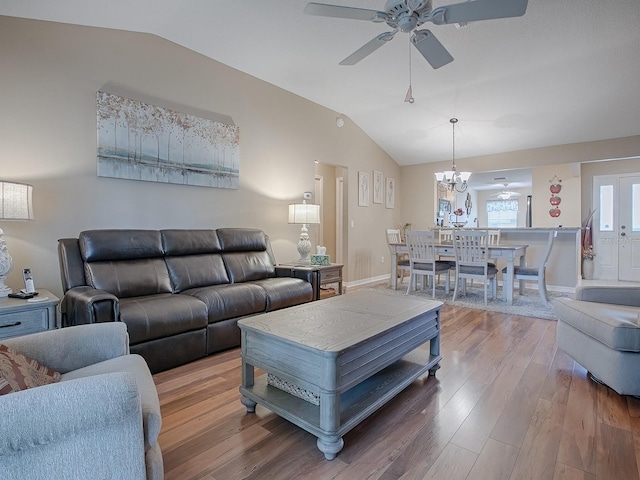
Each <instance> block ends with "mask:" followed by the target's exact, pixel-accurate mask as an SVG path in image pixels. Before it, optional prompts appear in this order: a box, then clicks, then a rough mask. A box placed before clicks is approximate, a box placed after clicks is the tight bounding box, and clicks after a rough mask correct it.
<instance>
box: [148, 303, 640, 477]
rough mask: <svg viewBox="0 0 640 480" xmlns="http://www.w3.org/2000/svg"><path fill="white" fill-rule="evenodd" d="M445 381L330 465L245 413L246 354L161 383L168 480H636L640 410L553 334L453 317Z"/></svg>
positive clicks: (534, 324) (485, 318)
mask: <svg viewBox="0 0 640 480" xmlns="http://www.w3.org/2000/svg"><path fill="white" fill-rule="evenodd" d="M442 319H443V322H442V344H441V351H442V357H443V360H442V368H441V369H440V370H439V371H438V373H437V376H436V377H435V378H433V377H431V378H428V377H424V378H421V379H419V380H418V381H416V382H414V383H413V384H412V385H410V386H409V387H408V388H407V389H406V390H405V391H404V392H402V393H401V394H400V395H398V396H397V397H396V398H395V399H394V400H392V401H391V402H390V403H388V404H387V405H385V406H384V407H383V408H382V409H380V410H379V411H378V412H376V413H375V414H373V415H372V416H371V417H369V418H368V419H367V420H365V421H364V422H362V423H361V424H360V425H359V426H358V427H356V428H355V429H353V430H352V431H350V432H349V433H348V434H347V435H345V437H344V442H345V446H344V449H343V450H342V451H341V452H340V453H339V454H338V456H337V458H336V459H335V460H333V461H327V460H325V459H324V456H323V455H322V453H321V452H320V451H319V450H318V449H317V448H316V439H315V437H314V436H312V435H311V434H309V433H307V432H305V431H303V430H302V429H300V428H298V427H296V426H294V425H292V424H290V423H288V422H287V421H285V420H282V419H281V418H279V417H277V416H276V415H274V414H272V413H271V412H269V411H268V410H266V409H265V408H263V407H261V406H260V405H258V407H257V409H256V413H255V414H247V413H246V410H245V407H244V406H243V405H241V404H240V396H239V393H238V386H239V385H240V354H239V350H238V349H235V350H232V351H228V352H224V353H222V354H217V355H214V356H211V357H208V358H206V359H203V360H201V361H198V362H194V363H191V364H188V365H185V366H182V367H179V368H177V369H174V370H171V371H167V372H163V373H160V374H157V375H155V376H154V378H155V381H156V385H157V387H158V392H159V395H160V402H161V406H162V416H163V427H162V432H161V434H160V445H161V448H162V451H163V456H164V464H165V472H166V473H165V478H166V479H167V480H173V479H180V480H188V479H207V480H212V479H215V480H232V479H241V478H251V479H260V480H268V479H278V480H279V479H323V480H324V479H341V480H360V479H384V480H390V479H403V480H405V479H406V480H408V479H416V480H417V479H437V480H456V479H481V480H501V479H505V480H507V479H514V480H515V479H555V480H560V479H567V480H569V479H570V480H574V479H575V480H577V479H591V480H634V479H639V474H638V465H640V461H639V460H640V401H639V400H637V399H635V398H632V397H621V396H619V395H617V394H616V393H614V392H613V391H612V390H609V389H608V388H607V387H604V386H602V385H598V384H596V383H594V382H593V381H590V380H588V379H587V377H586V371H585V370H584V369H583V368H582V367H581V366H579V365H577V364H575V363H574V362H573V361H572V360H571V359H570V358H569V357H568V356H567V355H566V354H564V353H563V352H561V351H557V350H556V346H555V327H556V323H555V322H553V321H549V320H541V319H534V318H528V317H519V316H513V315H505V314H498V313H493V312H483V311H479V310H471V309H465V308H459V307H451V306H448V305H445V306H443V308H442Z"/></svg>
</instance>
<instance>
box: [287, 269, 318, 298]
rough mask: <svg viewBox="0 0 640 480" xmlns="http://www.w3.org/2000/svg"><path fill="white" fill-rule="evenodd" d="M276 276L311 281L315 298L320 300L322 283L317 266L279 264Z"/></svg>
mask: <svg viewBox="0 0 640 480" xmlns="http://www.w3.org/2000/svg"><path fill="white" fill-rule="evenodd" d="M276 277H293V278H299V279H300V280H304V281H305V282H308V283H310V284H311V289H312V291H313V300H314V301H315V300H320V284H319V278H318V277H319V275H318V269H317V268H313V267H296V266H295V265H278V266H276Z"/></svg>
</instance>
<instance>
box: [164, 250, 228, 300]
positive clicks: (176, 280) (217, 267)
mask: <svg viewBox="0 0 640 480" xmlns="http://www.w3.org/2000/svg"><path fill="white" fill-rule="evenodd" d="M165 261H166V262H167V268H168V269H169V278H170V280H171V286H172V287H173V291H174V292H182V291H183V290H187V289H189V288H197V287H206V286H209V285H220V284H222V283H229V276H228V275H227V270H226V269H225V266H224V262H223V261H222V257H221V256H220V255H219V254H213V255H185V256H180V257H167V258H166V259H165Z"/></svg>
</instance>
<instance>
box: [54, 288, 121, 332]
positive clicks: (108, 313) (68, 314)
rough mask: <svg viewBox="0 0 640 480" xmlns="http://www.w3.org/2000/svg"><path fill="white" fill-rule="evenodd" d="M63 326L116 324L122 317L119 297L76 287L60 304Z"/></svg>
mask: <svg viewBox="0 0 640 480" xmlns="http://www.w3.org/2000/svg"><path fill="white" fill-rule="evenodd" d="M60 313H61V316H62V326H63V327H70V326H72V325H82V324H86V323H100V322H116V321H118V319H119V317H120V301H119V300H118V297H116V296H115V295H112V294H111V293H109V292H105V291H104V290H97V289H95V288H92V287H87V286H82V287H75V288H72V289H70V290H67V292H66V293H65V294H64V296H63V297H62V300H61V302H60Z"/></svg>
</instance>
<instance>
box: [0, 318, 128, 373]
mask: <svg viewBox="0 0 640 480" xmlns="http://www.w3.org/2000/svg"><path fill="white" fill-rule="evenodd" d="M2 343H4V344H6V345H7V346H8V347H10V348H12V349H14V350H15V351H17V352H19V353H22V354H23V355H26V356H27V357H31V358H33V359H35V360H37V361H38V362H40V363H41V364H43V365H46V366H47V367H49V368H53V369H54V370H57V371H58V372H60V373H67V372H70V371H73V370H77V369H79V368H82V367H86V366H88V365H93V364H95V363H98V362H103V361H105V360H108V359H110V358H115V357H120V356H122V355H127V354H128V353H129V334H128V333H127V326H126V324H124V323H122V322H115V323H98V324H94V325H78V326H77V327H69V328H62V329H60V330H47V331H45V332H39V333H34V334H31V335H25V336H22V337H15V338H9V339H6V340H3V341H2Z"/></svg>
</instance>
